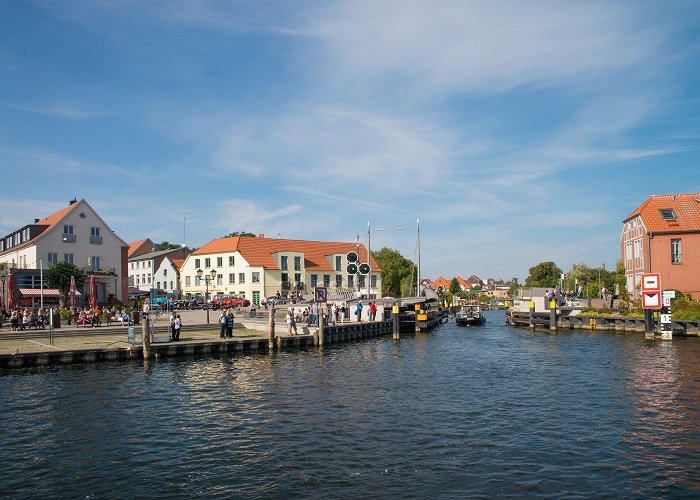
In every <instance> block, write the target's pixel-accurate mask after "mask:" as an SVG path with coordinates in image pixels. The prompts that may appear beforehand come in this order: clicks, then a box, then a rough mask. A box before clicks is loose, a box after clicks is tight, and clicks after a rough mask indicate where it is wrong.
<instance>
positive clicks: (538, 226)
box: [0, 0, 700, 281]
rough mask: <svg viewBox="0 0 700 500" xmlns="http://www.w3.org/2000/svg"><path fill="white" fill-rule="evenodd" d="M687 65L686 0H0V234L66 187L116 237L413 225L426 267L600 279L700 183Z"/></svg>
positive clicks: (351, 234)
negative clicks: (658, 208) (663, 197)
mask: <svg viewBox="0 0 700 500" xmlns="http://www.w3.org/2000/svg"><path fill="white" fill-rule="evenodd" d="M698 61H700V3H699V2H695V1H689V2H684V1H680V0H679V1H673V2H667V1H646V2H638V1H608V2H596V1H584V2H577V1H560V2H549V1H532V2H522V1H512V2H510V1H484V2H480V1H467V0H464V1H440V0H429V1H411V0H404V1H380V0H371V1H364V0H352V1H341V2H336V1H332V0H327V1H326V0H324V1H304V0H299V1H294V2H275V1H250V0H245V1H235V0H226V1H214V0H199V1H182V0H168V1H157V2H154V1H148V0H138V1H131V0H119V1H111V0H100V1H95V0H89V1H74V0H62V1H60V2H56V1H51V0H47V1H17V0H5V1H3V2H2V3H1V4H0V172H1V173H2V174H1V178H2V193H3V196H2V199H1V201H0V233H2V234H6V233H9V232H11V231H14V230H15V229H17V228H19V227H22V226H24V225H26V224H29V223H31V222H33V219H34V218H35V217H36V218H41V217H45V216H46V215H49V214H50V213H53V212H54V211H57V210H59V209H61V208H63V207H64V206H66V205H67V204H68V200H70V199H72V198H77V199H81V198H84V199H85V200H87V201H88V203H90V205H91V206H92V207H93V208H94V209H95V210H96V211H97V212H98V213H99V214H100V215H101V216H102V218H103V219H104V220H105V221H106V222H107V224H108V225H109V226H110V227H111V229H112V230H114V231H115V233H116V234H117V235H119V236H120V237H121V238H122V239H124V240H125V241H127V242H131V241H135V240H139V239H143V238H146V237H149V238H151V239H152V240H154V241H156V242H161V241H169V242H171V243H183V242H184V243H186V244H187V245H188V246H190V247H199V246H202V245H203V244H205V243H206V242H207V241H210V240H211V239H214V238H218V237H221V236H224V235H226V234H228V233H230V232H234V231H247V232H252V233H255V234H264V235H265V237H282V238H290V239H309V240H322V241H355V240H356V238H357V235H359V238H360V240H361V241H362V242H366V241H367V234H368V229H367V228H368V223H369V227H370V228H371V230H370V231H369V234H370V235H371V240H370V241H371V248H372V249H373V250H378V249H380V248H382V247H389V248H392V249H394V250H397V251H399V252H401V254H403V255H404V256H405V257H407V258H409V259H411V260H414V259H415V256H416V227H417V221H418V220H420V242H421V244H420V255H421V268H422V273H421V274H422V276H423V277H428V278H432V279H435V278H437V277H438V276H440V275H442V276H445V277H446V278H448V279H450V278H452V277H453V276H456V275H461V276H463V277H465V278H466V277H468V276H470V275H472V274H477V275H479V276H481V277H482V278H488V277H493V278H497V279H498V278H502V279H506V280H507V279H510V278H512V277H517V278H519V279H520V280H521V281H522V280H523V279H524V278H525V277H526V276H527V275H528V269H529V268H530V267H532V266H534V265H536V264H538V263H540V262H545V261H553V262H555V263H556V264H557V265H558V266H559V267H560V268H562V269H563V270H564V271H566V270H568V269H569V268H570V267H571V265H572V264H574V263H584V264H587V265H589V266H591V267H597V266H599V265H600V264H603V263H604V264H606V267H607V268H608V269H613V268H614V265H615V262H616V261H617V260H619V258H620V248H619V239H620V233H621V229H622V220H623V219H624V218H625V217H626V216H627V215H628V214H629V213H630V212H632V211H633V210H634V209H635V208H636V207H638V206H639V205H641V203H642V202H643V201H644V200H645V199H646V198H647V197H648V196H650V195H653V194H668V193H674V192H675V193H689V192H700V163H699V162H698V160H699V159H700V153H699V149H700V64H699V63H698ZM394 228H402V229H404V230H393V229H394ZM381 229H387V230H386V231H382V230H381Z"/></svg>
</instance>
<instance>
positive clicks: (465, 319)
mask: <svg viewBox="0 0 700 500" xmlns="http://www.w3.org/2000/svg"><path fill="white" fill-rule="evenodd" d="M455 321H456V322H457V324H458V325H459V326H477V325H483V324H484V323H486V318H485V317H484V315H483V314H482V313H481V307H479V306H476V305H463V306H460V307H459V310H458V311H457V314H455Z"/></svg>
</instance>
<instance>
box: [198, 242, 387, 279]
mask: <svg viewBox="0 0 700 500" xmlns="http://www.w3.org/2000/svg"><path fill="white" fill-rule="evenodd" d="M356 250H357V244H356V243H342V242H332V241H307V240H287V239H276V238H264V237H257V238H255V237H252V236H231V237H228V238H217V239H215V240H211V241H210V242H209V243H207V244H206V245H204V246H202V247H200V248H198V249H197V250H195V251H194V252H192V255H207V254H215V253H225V252H235V251H238V252H240V254H241V255H242V256H243V258H244V259H245V260H246V261H247V262H248V264H250V265H251V266H262V267H264V268H266V269H279V266H278V265H277V263H276V262H275V259H274V257H273V254H275V253H279V252H300V253H303V254H304V266H305V268H306V269H307V270H316V271H334V270H335V263H334V262H331V261H330V260H329V259H327V258H326V257H327V256H329V255H337V254H346V253H348V252H351V251H356ZM360 260H361V261H362V262H365V261H366V260H367V249H366V248H365V246H364V245H360ZM372 271H381V269H380V268H379V266H378V265H377V263H376V261H375V260H374V259H372Z"/></svg>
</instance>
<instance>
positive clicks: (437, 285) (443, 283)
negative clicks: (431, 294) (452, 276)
mask: <svg viewBox="0 0 700 500" xmlns="http://www.w3.org/2000/svg"><path fill="white" fill-rule="evenodd" d="M431 286H432V288H440V287H443V288H450V282H449V281H447V280H446V279H445V278H443V277H442V276H440V277H439V278H438V279H436V280H435V281H433V282H432V283H431Z"/></svg>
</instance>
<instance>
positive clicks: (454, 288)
mask: <svg viewBox="0 0 700 500" xmlns="http://www.w3.org/2000/svg"><path fill="white" fill-rule="evenodd" d="M461 291H462V288H461V287H460V286H459V282H458V281H457V278H452V281H450V293H452V294H457V293H459V292H461Z"/></svg>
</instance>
